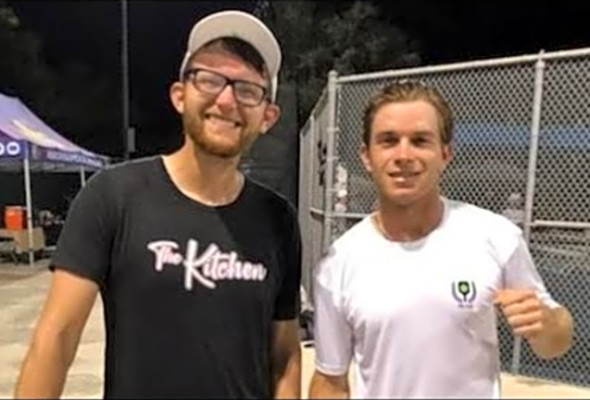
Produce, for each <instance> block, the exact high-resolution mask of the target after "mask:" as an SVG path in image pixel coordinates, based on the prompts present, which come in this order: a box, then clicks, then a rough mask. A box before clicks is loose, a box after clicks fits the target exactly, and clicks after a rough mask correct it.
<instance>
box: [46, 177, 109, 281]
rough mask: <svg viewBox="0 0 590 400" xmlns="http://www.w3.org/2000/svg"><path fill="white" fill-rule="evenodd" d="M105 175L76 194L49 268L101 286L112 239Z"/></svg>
mask: <svg viewBox="0 0 590 400" xmlns="http://www.w3.org/2000/svg"><path fill="white" fill-rule="evenodd" d="M111 191H112V188H111V186H110V183H109V181H108V180H107V176H106V175H105V174H99V175H98V176H94V177H93V178H92V179H91V181H89V183H88V184H87V185H86V186H85V187H84V188H83V189H82V190H81V191H80V192H78V194H77V195H76V198H75V199H74V201H73V202H72V204H71V206H70V208H69V210H68V216H67V218H66V221H65V224H64V227H63V229H62V231H61V233H60V237H59V240H58V243H57V246H56V251H55V253H54V254H53V256H52V259H51V269H53V270H55V269H61V270H67V271H70V272H72V273H74V274H76V275H79V276H83V277H86V278H89V279H91V280H93V281H95V282H97V283H98V284H99V285H102V284H104V283H105V280H106V276H107V271H108V268H109V264H110V257H111V252H112V251H111V250H112V244H113V238H114V232H115V229H114V226H115V224H114V222H113V221H114V219H115V208H116V207H115V204H114V201H113V200H112V196H111V195H110V193H111Z"/></svg>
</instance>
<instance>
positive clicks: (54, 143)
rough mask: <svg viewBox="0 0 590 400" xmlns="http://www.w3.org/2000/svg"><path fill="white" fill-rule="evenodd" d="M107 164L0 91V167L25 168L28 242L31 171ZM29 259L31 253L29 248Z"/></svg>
mask: <svg viewBox="0 0 590 400" xmlns="http://www.w3.org/2000/svg"><path fill="white" fill-rule="evenodd" d="M108 164H109V158H108V157H106V156H102V155H99V154H95V153H92V152H90V151H88V150H85V149H83V148H82V147H79V146H77V145H76V144H74V143H72V142H70V141H69V140H67V139H65V138H64V137H63V136H61V135H59V134H58V133H57V132H55V131H54V130H53V129H52V128H51V127H49V126H48V125H47V124H45V123H44V122H43V121H42V120H41V119H40V118H39V117H37V116H36V115H35V114H34V113H33V112H32V111H31V110H30V109H29V108H27V106H26V105H25V104H23V103H22V102H21V101H20V100H19V99H17V98H15V97H9V96H6V95H3V94H1V93H0V171H9V172H20V171H23V172H24V186H25V197H26V209H27V218H26V219H27V231H28V239H29V240H28V243H29V247H31V246H30V244H32V243H33V216H32V203H33V201H32V193H31V172H39V171H42V172H79V173H80V182H81V185H82V186H83V185H84V184H85V176H86V175H85V171H96V170H99V169H101V168H104V167H105V166H106V165H108ZM28 253H29V263H30V264H33V262H34V254H33V251H32V249H29V251H28Z"/></svg>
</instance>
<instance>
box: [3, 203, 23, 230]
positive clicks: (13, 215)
mask: <svg viewBox="0 0 590 400" xmlns="http://www.w3.org/2000/svg"><path fill="white" fill-rule="evenodd" d="M25 221H26V208H25V207H22V206H6V207H5V208H4V226H5V227H6V229H7V230H9V231H16V230H20V229H24V228H25Z"/></svg>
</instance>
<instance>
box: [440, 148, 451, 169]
mask: <svg viewBox="0 0 590 400" xmlns="http://www.w3.org/2000/svg"><path fill="white" fill-rule="evenodd" d="M442 158H443V162H444V168H446V167H447V165H449V163H450V162H451V160H452V159H453V147H452V146H451V145H450V144H443V147H442Z"/></svg>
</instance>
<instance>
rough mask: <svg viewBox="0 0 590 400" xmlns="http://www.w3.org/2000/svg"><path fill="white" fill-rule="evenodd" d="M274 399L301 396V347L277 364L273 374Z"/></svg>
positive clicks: (298, 397) (297, 397)
mask: <svg viewBox="0 0 590 400" xmlns="http://www.w3.org/2000/svg"><path fill="white" fill-rule="evenodd" d="M273 383H274V398H275V399H300V398H301V349H299V348H298V350H297V351H294V352H293V353H292V354H290V355H289V357H288V359H287V360H284V361H283V362H281V363H280V365H277V368H276V370H275V372H274V374H273Z"/></svg>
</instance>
